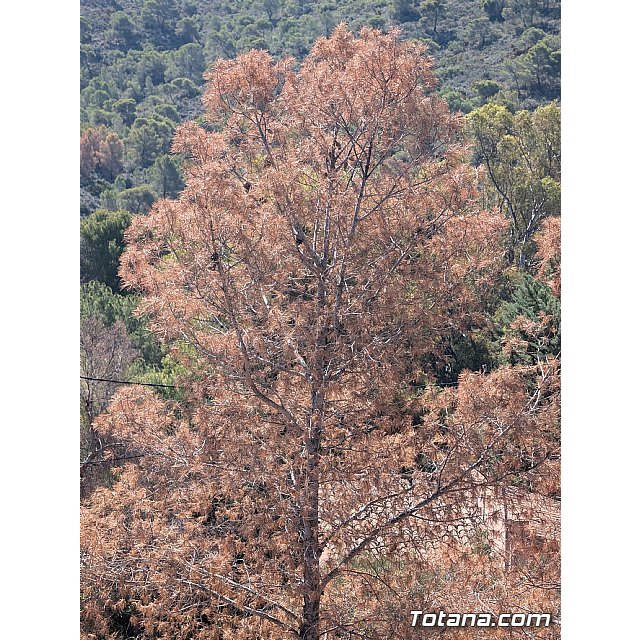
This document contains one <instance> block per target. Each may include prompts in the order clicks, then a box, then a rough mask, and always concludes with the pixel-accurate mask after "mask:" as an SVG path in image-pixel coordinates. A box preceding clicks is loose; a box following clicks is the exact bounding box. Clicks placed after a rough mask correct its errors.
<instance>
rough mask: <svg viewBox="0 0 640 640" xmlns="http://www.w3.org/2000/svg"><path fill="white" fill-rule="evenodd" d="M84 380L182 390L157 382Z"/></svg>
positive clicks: (87, 378) (88, 378)
mask: <svg viewBox="0 0 640 640" xmlns="http://www.w3.org/2000/svg"><path fill="white" fill-rule="evenodd" d="M80 378H81V379H82V380H92V381H93V382H113V383H115V384H138V385H141V386H143V387H164V388H165V389H180V388H181V387H178V386H176V385H175V384H156V383H155V382H133V381H132V380H111V379H110V378H92V377H91V376H80Z"/></svg>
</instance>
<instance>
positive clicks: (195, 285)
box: [82, 26, 558, 640]
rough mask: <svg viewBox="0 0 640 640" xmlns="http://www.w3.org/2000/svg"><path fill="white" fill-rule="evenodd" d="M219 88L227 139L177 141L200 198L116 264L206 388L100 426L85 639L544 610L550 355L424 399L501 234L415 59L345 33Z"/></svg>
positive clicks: (163, 205) (388, 633)
mask: <svg viewBox="0 0 640 640" xmlns="http://www.w3.org/2000/svg"><path fill="white" fill-rule="evenodd" d="M207 79H208V82H209V84H208V89H207V91H206V94H205V97H204V103H205V105H206V107H207V117H208V120H209V122H210V124H211V127H210V129H211V130H208V129H205V128H202V127H199V126H196V125H195V124H193V123H189V124H187V125H185V126H183V127H182V128H181V129H180V130H179V132H178V134H177V136H176V140H175V143H174V149H175V151H176V152H179V153H181V154H184V155H185V156H187V157H188V158H190V162H189V164H188V167H187V169H186V187H185V189H184V192H183V193H182V194H181V196H180V197H179V198H178V199H177V200H175V201H168V200H164V201H160V202H158V203H157V204H156V206H155V207H154V208H153V210H152V211H151V213H150V214H149V215H147V216H138V217H137V218H136V219H135V220H134V222H133V224H132V226H131V228H130V229H129V231H128V233H127V240H128V248H127V250H126V252H125V253H124V255H123V258H122V267H121V275H122V277H123V278H124V280H125V282H126V283H127V285H128V286H129V287H131V288H135V289H136V290H137V291H139V292H141V293H142V294H144V302H143V304H142V311H143V312H144V313H146V314H149V316H150V317H151V318H152V328H153V330H154V331H155V332H156V333H157V334H158V335H159V336H161V337H162V338H163V339H164V340H166V341H168V342H170V343H171V344H173V345H174V349H175V352H176V354H177V357H182V358H183V360H184V362H185V365H187V366H188V367H189V368H190V369H191V370H192V371H193V372H194V373H193V376H192V378H191V379H190V381H185V383H184V384H185V385H186V386H188V389H187V391H186V400H185V402H184V403H183V404H182V405H181V406H174V405H172V404H170V403H165V402H164V401H162V400H160V399H159V398H158V397H157V396H155V395H154V394H153V393H152V392H151V391H149V390H147V389H132V388H127V389H124V390H122V391H121V392H120V393H118V394H117V395H116V396H115V399H114V400H113V402H112V405H111V407H110V410H109V412H108V413H107V414H105V415H104V416H102V417H101V418H100V419H99V420H98V423H97V425H96V426H97V428H98V430H100V432H101V433H104V434H105V437H107V435H108V436H109V437H112V438H116V439H117V440H118V441H119V442H126V443H128V445H127V446H128V450H127V451H128V453H129V455H131V456H135V458H133V459H132V460H131V461H130V462H129V463H128V464H127V465H126V466H123V467H121V469H120V471H119V473H118V475H117V478H116V481H115V483H114V484H113V486H112V487H110V488H108V489H107V488H103V489H98V490H96V491H95V492H94V493H93V495H92V496H91V498H90V499H88V500H87V502H86V504H85V505H84V507H83V510H82V537H83V542H82V547H83V560H82V571H83V595H82V602H83V629H84V633H85V634H86V637H87V638H89V637H94V638H107V637H114V638H130V637H140V638H184V639H186V638H193V639H195V638H245V639H249V638H255V639H258V638H274V639H279V638H304V639H305V640H318V639H320V638H323V639H326V640H329V639H333V638H370V639H377V638H407V637H414V636H415V637H422V634H425V633H427V632H429V634H430V635H433V634H434V630H429V629H426V628H420V627H416V628H411V627H410V622H411V615H410V611H411V610H412V609H424V610H438V609H445V610H450V611H460V612H473V611H489V612H493V613H496V614H497V613H500V612H504V611H543V612H546V611H550V612H551V613H552V614H553V615H554V616H556V615H557V611H556V609H557V586H558V585H557V573H558V566H557V557H556V556H557V539H556V538H557V531H556V530H555V529H554V528H553V526H551V525H549V523H550V522H551V524H553V522H554V521H553V518H552V517H547V515H544V514H542V515H541V511H540V508H539V505H544V507H545V509H547V512H548V513H551V514H552V515H553V514H554V513H555V511H556V510H555V509H554V505H555V504H556V502H555V500H554V499H553V497H555V496H557V493H558V486H557V485H558V469H557V464H558V462H557V459H556V458H557V455H556V454H557V448H558V431H557V430H558V415H557V414H558V398H557V395H558V391H557V387H558V383H557V381H558V375H557V363H555V362H540V363H539V366H538V367H537V368H536V369H527V368H520V369H515V368H506V369H499V370H497V371H495V372H493V373H491V374H489V375H479V374H478V375H476V374H466V375H464V376H463V377H462V378H461V381H460V385H459V387H458V388H457V389H451V390H449V391H447V392H442V393H438V392H437V391H436V390H430V391H429V390H428V389H429V387H427V388H423V389H422V391H420V390H419V389H418V388H417V387H416V382H415V381H416V380H418V379H419V378H420V368H421V362H423V361H424V358H425V357H428V356H430V355H437V352H436V350H437V348H438V345H439V344H441V343H442V338H443V336H446V335H447V334H448V333H449V332H452V331H459V330H466V329H467V328H469V327H471V326H474V324H477V323H478V322H480V319H479V318H480V313H481V307H480V304H479V302H480V300H481V298H482V296H483V294H484V293H485V292H486V291H487V290H488V289H489V288H490V287H491V286H492V283H493V282H494V279H495V277H496V274H497V273H498V272H499V271H500V268H501V259H500V255H499V254H498V253H497V249H496V248H497V247H498V246H499V245H500V237H501V234H502V232H503V230H504V227H505V222H504V220H503V219H502V218H501V217H500V216H498V215H497V214H494V213H491V212H487V211H481V210H479V208H478V206H477V203H476V191H475V183H474V172H473V171H472V170H470V168H469V167H468V166H467V164H466V163H465V148H464V146H463V142H462V137H461V136H462V133H461V123H460V121H459V118H458V117H457V116H455V115H452V114H451V113H449V112H448V110H447V108H446V106H445V104H444V102H443V101H442V100H441V99H440V98H438V97H436V96H435V95H433V94H430V90H432V89H433V87H434V86H435V85H436V80H435V77H434V75H433V73H432V62H431V60H430V59H429V58H427V57H425V51H424V49H423V47H421V46H418V45H415V44H408V43H402V42H400V41H399V39H398V34H397V33H391V34H389V35H384V34H382V33H380V32H379V31H375V30H371V29H365V30H363V31H362V32H361V34H360V36H359V37H355V36H354V35H352V34H351V33H350V32H349V31H348V30H347V29H346V28H345V27H344V26H339V27H338V28H337V29H336V30H335V32H334V34H333V35H332V36H331V37H330V38H323V39H321V40H319V41H318V42H317V43H316V45H315V46H314V48H313V50H312V51H311V53H310V55H309V56H308V58H307V59H306V60H305V62H304V63H303V64H302V66H301V68H300V70H299V71H298V72H294V71H293V66H292V62H291V61H290V60H281V61H280V62H274V61H273V60H272V59H271V57H270V56H269V55H268V54H267V53H265V52H263V51H252V52H250V53H247V54H245V55H241V56H239V57H238V58H237V59H235V60H231V61H220V62H218V63H216V64H215V65H214V66H213V68H212V70H211V71H210V72H209V73H208V75H207ZM420 416H421V417H420ZM514 518H515V520H514ZM536 520H540V523H539V527H538V528H536V527H535V526H534V524H535V522H536ZM552 521H553V522H552ZM514 522H517V523H519V526H520V529H519V531H520V534H519V537H517V539H516V538H514V534H513V531H512V529H513V526H512V525H513V523H514ZM516 542H517V544H516ZM536 545H537V546H536ZM440 631H445V632H446V633H447V635H448V636H450V637H458V636H457V635H456V633H460V631H458V632H456V630H455V629H440ZM489 631H490V634H489V635H488V636H487V637H501V636H500V634H501V633H503V634H504V637H506V636H507V635H509V634H511V635H513V636H518V635H519V634H522V633H523V632H522V630H519V629H497V628H494V629H490V630H489ZM482 632H483V630H482V629H466V630H463V633H460V637H465V638H475V637H485V636H483V635H482ZM526 632H527V633H528V634H529V635H531V634H535V635H536V637H540V638H555V637H557V626H555V627H554V626H552V627H550V628H548V629H526ZM511 635H509V637H511Z"/></svg>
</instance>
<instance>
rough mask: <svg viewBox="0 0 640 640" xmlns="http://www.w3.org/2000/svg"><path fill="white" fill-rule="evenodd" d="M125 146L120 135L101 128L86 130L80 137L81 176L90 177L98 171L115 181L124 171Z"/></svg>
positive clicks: (104, 176)
mask: <svg viewBox="0 0 640 640" xmlns="http://www.w3.org/2000/svg"><path fill="white" fill-rule="evenodd" d="M123 161H124V144H123V143H122V140H120V138H119V137H118V134H117V133H115V132H113V131H109V129H108V128H107V127H104V126H101V127H97V128H95V129H93V128H89V129H85V131H84V132H83V133H82V136H81V137H80V175H81V176H83V177H88V176H89V175H91V173H92V172H94V171H97V172H98V173H99V174H100V175H101V176H102V177H103V178H106V179H107V180H113V179H114V178H115V177H116V176H117V175H118V174H119V173H120V172H121V171H122V169H123V167H124V164H123Z"/></svg>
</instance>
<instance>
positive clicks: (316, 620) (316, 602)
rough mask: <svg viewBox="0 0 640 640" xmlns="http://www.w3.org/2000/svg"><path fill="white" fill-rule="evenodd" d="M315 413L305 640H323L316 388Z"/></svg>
mask: <svg viewBox="0 0 640 640" xmlns="http://www.w3.org/2000/svg"><path fill="white" fill-rule="evenodd" d="M312 398H313V399H312V410H311V419H310V424H309V438H308V440H307V461H306V466H305V478H304V483H305V484H304V489H303V496H304V498H303V504H302V518H301V524H302V557H303V580H304V583H303V597H304V604H303V609H302V625H301V628H300V637H301V638H302V639H303V640H319V639H320V597H321V595H322V593H321V589H320V541H319V531H318V525H319V486H320V483H319V479H320V478H319V473H320V464H319V463H320V439H321V432H322V414H323V405H324V393H323V391H322V390H321V389H319V388H318V387H316V385H314V389H313V391H312Z"/></svg>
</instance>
